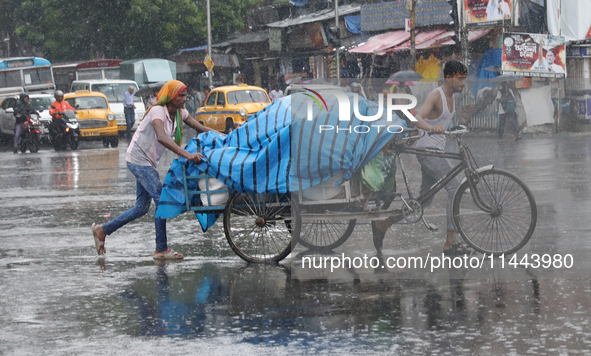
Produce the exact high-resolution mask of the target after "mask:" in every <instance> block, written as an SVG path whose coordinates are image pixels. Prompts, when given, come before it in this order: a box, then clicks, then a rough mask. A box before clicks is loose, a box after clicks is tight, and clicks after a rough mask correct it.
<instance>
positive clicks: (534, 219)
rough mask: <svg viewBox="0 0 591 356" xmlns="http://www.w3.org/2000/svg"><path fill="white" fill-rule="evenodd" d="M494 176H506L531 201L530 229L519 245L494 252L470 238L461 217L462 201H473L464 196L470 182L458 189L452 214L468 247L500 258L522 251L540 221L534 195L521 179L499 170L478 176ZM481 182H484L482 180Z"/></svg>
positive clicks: (481, 173) (469, 197)
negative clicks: (503, 255)
mask: <svg viewBox="0 0 591 356" xmlns="http://www.w3.org/2000/svg"><path fill="white" fill-rule="evenodd" d="M493 174H496V175H501V176H505V177H508V179H509V180H513V181H514V182H515V183H516V184H517V185H518V186H519V187H520V188H521V189H522V191H523V192H524V193H525V195H526V197H527V199H528V201H529V204H530V209H531V222H530V225H529V228H528V230H527V232H526V234H525V236H523V238H522V239H521V241H520V242H519V243H518V244H516V245H515V246H514V247H512V248H509V249H507V250H497V251H493V250H491V249H488V248H485V247H482V246H480V245H479V244H477V243H476V242H475V241H473V238H472V237H470V236H468V234H467V232H466V229H465V226H463V225H462V220H461V216H460V203H461V201H462V198H464V199H470V201H472V196H471V194H469V193H467V194H466V196H464V192H465V191H466V189H468V188H469V183H468V181H465V182H464V183H462V184H461V185H460V186H459V187H458V189H457V190H456V192H455V193H454V197H453V203H452V212H453V213H452V214H453V215H452V216H453V224H454V227H455V228H456V231H457V232H458V233H459V234H460V236H461V237H462V238H463V239H464V241H465V242H466V243H467V244H468V245H470V246H471V247H472V248H473V249H474V250H476V251H478V252H481V253H486V254H489V255H495V256H498V255H501V254H511V253H514V252H516V251H518V250H519V249H521V248H522V247H523V246H525V244H526V243H527V242H528V241H529V239H530V238H531V236H532V235H533V233H534V230H535V228H536V222H537V219H538V212H537V206H536V202H535V200H534V197H533V194H532V193H531V191H530V190H529V188H528V187H527V185H526V184H525V183H524V182H523V181H522V180H521V179H519V178H518V177H517V176H515V175H514V174H512V173H509V172H506V171H502V170H498V169H492V170H488V171H483V172H480V173H479V174H478V176H479V178H480V179H482V178H483V177H486V176H488V175H493ZM480 182H482V180H481V181H480ZM479 184H482V183H479ZM505 188H506V187H503V189H504V190H505ZM472 204H474V202H473V201H472Z"/></svg>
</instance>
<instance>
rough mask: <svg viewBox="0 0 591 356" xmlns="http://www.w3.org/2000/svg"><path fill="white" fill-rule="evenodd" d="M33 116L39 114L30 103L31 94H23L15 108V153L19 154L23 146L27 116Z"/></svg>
mask: <svg viewBox="0 0 591 356" xmlns="http://www.w3.org/2000/svg"><path fill="white" fill-rule="evenodd" d="M31 114H37V115H39V113H37V111H35V109H33V106H31V104H30V103H29V94H27V93H21V94H20V96H19V102H18V104H17V105H16V107H15V108H14V117H15V119H16V121H15V123H14V153H17V152H18V148H19V147H20V145H21V139H22V135H23V122H25V121H26V120H27V116H29V115H31Z"/></svg>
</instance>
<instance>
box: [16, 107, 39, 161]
mask: <svg viewBox="0 0 591 356" xmlns="http://www.w3.org/2000/svg"><path fill="white" fill-rule="evenodd" d="M21 137H22V139H21V146H20V149H21V152H22V153H25V152H27V149H28V150H29V151H31V153H37V151H39V147H40V146H41V122H40V121H39V116H37V114H30V115H29V116H26V120H25V121H23V134H22V136H21Z"/></svg>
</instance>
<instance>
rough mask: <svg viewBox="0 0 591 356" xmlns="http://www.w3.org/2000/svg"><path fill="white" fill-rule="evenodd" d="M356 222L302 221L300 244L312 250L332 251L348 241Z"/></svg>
mask: <svg viewBox="0 0 591 356" xmlns="http://www.w3.org/2000/svg"><path fill="white" fill-rule="evenodd" d="M356 222H357V220H355V219H351V220H345V221H340V220H310V221H302V228H301V230H300V236H299V238H298V242H299V243H301V244H302V245H304V246H305V247H307V248H309V249H311V250H332V249H334V248H337V247H339V246H341V245H342V244H343V243H345V241H347V239H348V238H349V236H351V234H352V233H353V229H355V223H356Z"/></svg>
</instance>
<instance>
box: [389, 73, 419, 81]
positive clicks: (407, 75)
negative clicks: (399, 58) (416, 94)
mask: <svg viewBox="0 0 591 356" xmlns="http://www.w3.org/2000/svg"><path fill="white" fill-rule="evenodd" d="M423 78H424V77H423V76H422V75H420V74H419V73H417V72H415V71H414V70H402V71H400V72H396V73H394V74H392V75H391V76H390V78H388V80H391V81H393V82H396V81H400V79H405V80H421V79H423Z"/></svg>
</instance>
